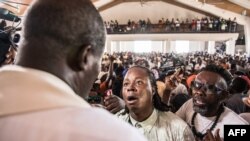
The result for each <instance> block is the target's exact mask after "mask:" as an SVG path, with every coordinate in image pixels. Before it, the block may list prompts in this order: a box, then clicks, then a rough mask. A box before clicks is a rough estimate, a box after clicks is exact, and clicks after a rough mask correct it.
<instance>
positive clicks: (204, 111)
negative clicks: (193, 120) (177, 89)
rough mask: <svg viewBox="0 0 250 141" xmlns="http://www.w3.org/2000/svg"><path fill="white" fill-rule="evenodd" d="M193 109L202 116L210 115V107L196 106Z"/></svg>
mask: <svg viewBox="0 0 250 141" xmlns="http://www.w3.org/2000/svg"><path fill="white" fill-rule="evenodd" d="M193 109H194V111H195V112H196V113H199V114H201V115H202V116H204V115H206V114H207V113H208V106H194V107H193Z"/></svg>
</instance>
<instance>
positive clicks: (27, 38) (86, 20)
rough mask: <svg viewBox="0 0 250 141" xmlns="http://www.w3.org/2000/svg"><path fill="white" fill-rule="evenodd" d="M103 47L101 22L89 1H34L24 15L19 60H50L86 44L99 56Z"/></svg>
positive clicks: (103, 36)
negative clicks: (25, 58) (22, 38)
mask: <svg viewBox="0 0 250 141" xmlns="http://www.w3.org/2000/svg"><path fill="white" fill-rule="evenodd" d="M104 44H105V29H104V25H103V21H102V19H101V17H100V15H99V13H98V11H97V10H96V9H95V7H94V6H93V4H92V2H91V1H89V0H74V1H69V0H35V1H34V3H33V4H32V5H31V7H30V9H29V10H28V12H27V13H26V19H25V22H24V41H23V44H22V47H23V48H24V49H21V55H20V58H21V59H22V58H23V57H24V56H26V57H27V56H30V58H33V59H32V60H34V61H38V60H39V58H41V59H44V58H47V59H48V60H50V61H53V60H54V59H56V60H58V59H61V58H63V57H65V55H66V54H67V53H68V52H69V51H71V52H72V50H74V51H75V52H77V51H78V50H79V47H81V46H87V45H91V46H92V47H93V51H94V53H95V54H96V55H99V56H100V54H101V53H102V51H103V47H104ZM28 50H32V54H33V55H32V54H31V53H29V54H26V52H27V51H28ZM22 52H24V53H22ZM28 52H31V51H28ZM44 56H46V57H44ZM46 63H48V62H46Z"/></svg>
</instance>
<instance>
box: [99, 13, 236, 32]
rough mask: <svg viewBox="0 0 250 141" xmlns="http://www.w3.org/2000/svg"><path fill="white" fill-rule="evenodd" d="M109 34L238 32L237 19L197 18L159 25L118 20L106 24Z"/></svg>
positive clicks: (159, 23) (164, 22) (166, 20)
mask: <svg viewBox="0 0 250 141" xmlns="http://www.w3.org/2000/svg"><path fill="white" fill-rule="evenodd" d="M104 24H105V26H106V29H107V32H108V33H109V34H112V33H137V32H139V33H141V32H149V33H150V32H156V33H158V32H159V33H160V32H164V33H165V32H237V20H236V18H233V19H231V18H229V19H223V18H216V17H214V18H212V17H209V18H208V17H204V18H201V19H200V18H195V19H188V18H187V19H179V18H172V19H168V18H167V19H164V18H162V19H160V20H159V21H158V23H152V22H151V21H150V19H149V18H148V19H147V20H142V19H140V20H138V21H134V20H130V19H129V20H128V22H127V24H119V22H118V21H117V20H111V21H105V22H104Z"/></svg>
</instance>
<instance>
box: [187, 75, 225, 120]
mask: <svg viewBox="0 0 250 141" xmlns="http://www.w3.org/2000/svg"><path fill="white" fill-rule="evenodd" d="M191 88H192V93H193V104H194V105H193V108H194V111H195V112H197V113H200V114H201V115H203V116H214V115H216V113H217V110H218V107H219V105H220V103H221V101H222V100H223V99H224V98H225V96H226V95H227V92H226V89H227V84H226V82H225V80H224V79H223V78H222V77H221V76H220V75H218V74H216V73H214V72H209V71H202V72H201V73H199V74H198V75H197V77H196V78H195V80H194V81H193V82H192V86H191Z"/></svg>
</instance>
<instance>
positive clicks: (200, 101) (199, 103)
mask: <svg viewBox="0 0 250 141" xmlns="http://www.w3.org/2000/svg"><path fill="white" fill-rule="evenodd" d="M194 105H195V106H205V105H206V103H204V102H203V101H202V100H200V99H194Z"/></svg>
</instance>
